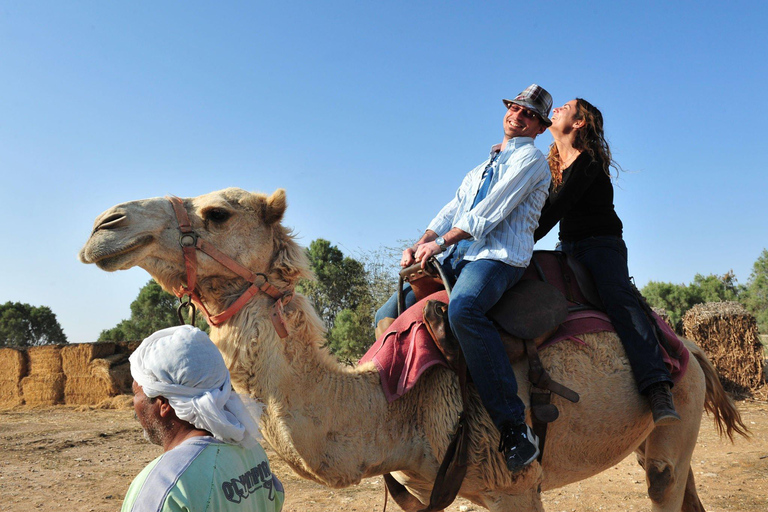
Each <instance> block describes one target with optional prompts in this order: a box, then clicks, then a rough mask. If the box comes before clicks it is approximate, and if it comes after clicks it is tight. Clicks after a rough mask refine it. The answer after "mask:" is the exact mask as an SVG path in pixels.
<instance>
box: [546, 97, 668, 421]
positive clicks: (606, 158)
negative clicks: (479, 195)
mask: <svg viewBox="0 0 768 512" xmlns="http://www.w3.org/2000/svg"><path fill="white" fill-rule="evenodd" d="M549 131H550V132H551V133H552V137H553V138H554V142H553V143H552V145H551V146H550V147H549V155H548V156H547V161H548V162H549V167H550V171H551V173H552V182H551V185H550V191H549V197H548V199H547V201H546V203H545V204H544V208H543V210H542V212H541V218H540V219H539V227H538V228H537V229H536V232H535V233H534V239H535V240H537V241H538V240H539V239H541V238H542V237H544V235H546V234H547V233H548V232H549V230H551V229H552V228H553V227H554V226H555V224H557V223H558V221H559V222H560V233H559V237H560V245H561V248H562V250H563V251H564V252H566V253H567V254H568V255H569V256H573V257H574V258H576V259H577V260H578V261H579V262H580V263H582V264H583V265H584V266H586V267H587V269H589V271H590V272H591V273H592V276H593V278H594V280H595V284H596V286H597V289H598V292H599V294H600V298H601V299H602V301H603V304H604V305H605V308H606V313H607V314H608V316H609V317H610V319H611V322H613V325H614V328H615V329H616V332H617V334H618V335H619V337H620V338H621V341H622V344H623V345H624V350H625V351H626V353H627V359H629V363H630V366H631V367H632V372H633V374H634V376H635V381H636V382H637V386H638V390H639V391H640V393H641V394H643V395H645V396H647V397H648V399H649V401H650V404H651V411H652V412H653V421H654V422H655V424H656V425H667V424H671V423H674V422H676V421H679V420H680V416H679V415H678V414H677V412H676V411H675V406H674V402H673V400H672V393H671V392H670V388H671V386H672V379H671V377H670V374H669V371H668V370H667V367H666V365H665V364H664V361H663V360H662V355H661V350H660V348H659V343H658V340H657V338H656V335H655V332H654V327H653V325H651V323H650V321H649V320H648V317H647V316H646V314H645V312H644V311H643V308H642V306H641V305H640V302H639V300H638V298H637V296H636V295H635V292H634V290H633V286H632V284H631V283H630V278H629V270H628V268H627V247H626V245H625V244H624V240H623V239H622V223H621V220H620V219H619V217H618V215H616V211H615V209H614V206H613V185H612V184H611V175H610V168H611V167H615V168H616V167H617V166H616V164H615V163H614V162H613V159H612V157H611V150H610V148H609V147H608V142H607V141H606V140H605V134H604V132H603V115H602V114H601V113H600V111H599V110H598V109H597V108H596V107H594V106H593V105H591V104H590V103H589V102H587V101H585V100H583V99H581V98H577V99H575V100H571V101H569V102H567V103H566V104H565V105H563V106H562V107H559V108H556V109H554V111H553V113H552V125H551V126H550V127H549Z"/></svg>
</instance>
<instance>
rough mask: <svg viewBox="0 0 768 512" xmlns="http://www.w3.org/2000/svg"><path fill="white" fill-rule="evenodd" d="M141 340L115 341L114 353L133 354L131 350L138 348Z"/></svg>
mask: <svg viewBox="0 0 768 512" xmlns="http://www.w3.org/2000/svg"><path fill="white" fill-rule="evenodd" d="M139 345H141V340H138V341H116V342H115V354H128V355H131V354H133V351H134V350H136V349H137V348H139Z"/></svg>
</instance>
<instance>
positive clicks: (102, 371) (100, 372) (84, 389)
mask: <svg viewBox="0 0 768 512" xmlns="http://www.w3.org/2000/svg"><path fill="white" fill-rule="evenodd" d="M132 383H133V378H132V377H131V372H130V365H129V363H128V354H112V355H110V356H107V357H105V358H103V359H94V360H92V361H90V362H89V363H88V366H86V367H85V368H81V373H77V374H67V382H66V385H65V387H64V401H65V403H67V404H77V405H96V404H99V403H101V402H103V401H104V400H106V399H108V398H112V397H114V396H116V395H120V394H125V393H131V392H132V391H131V384H132Z"/></svg>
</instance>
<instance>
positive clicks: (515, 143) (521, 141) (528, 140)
mask: <svg viewBox="0 0 768 512" xmlns="http://www.w3.org/2000/svg"><path fill="white" fill-rule="evenodd" d="M526 144H533V138H532V137H512V138H511V139H509V141H507V147H506V148H504V151H509V150H510V149H512V148H519V147H520V146H525V145H526ZM498 151H501V143H498V144H494V145H493V146H491V156H493V154H494V153H496V152H498Z"/></svg>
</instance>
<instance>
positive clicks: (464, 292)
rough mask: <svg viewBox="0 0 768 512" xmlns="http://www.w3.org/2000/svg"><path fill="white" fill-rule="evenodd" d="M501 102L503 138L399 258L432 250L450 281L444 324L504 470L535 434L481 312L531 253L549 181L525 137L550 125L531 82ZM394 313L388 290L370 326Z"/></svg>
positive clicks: (521, 462)
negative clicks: (493, 432)
mask: <svg viewBox="0 0 768 512" xmlns="http://www.w3.org/2000/svg"><path fill="white" fill-rule="evenodd" d="M503 102H504V105H505V106H506V107H507V111H506V113H505V115H504V122H503V129H504V137H503V139H502V141H501V143H500V144H497V145H495V146H493V147H492V148H491V153H490V156H489V158H488V159H487V160H486V161H485V162H483V163H482V164H480V165H479V166H477V167H475V168H474V169H472V170H471V171H470V172H469V173H468V174H467V175H466V177H465V178H464V180H463V181H462V183H461V186H460V187H459V189H458V190H457V192H456V196H455V197H454V198H453V199H452V200H451V201H450V202H449V203H448V204H446V205H445V206H444V207H443V208H442V210H440V212H439V213H438V214H437V216H436V217H435V218H434V219H433V220H432V222H431V223H430V224H429V226H428V227H427V230H426V232H425V233H424V235H423V236H422V237H421V238H420V239H419V241H418V242H416V244H415V245H414V246H413V247H409V248H408V249H406V250H405V251H403V257H402V260H401V261H400V264H401V265H402V266H403V267H408V266H410V265H413V264H414V263H416V262H421V264H422V266H424V265H426V262H427V260H428V259H429V258H431V257H432V256H437V259H438V261H439V264H440V265H441V267H442V269H443V271H444V273H445V274H446V275H447V276H448V277H449V278H452V279H455V281H456V282H455V284H454V285H453V288H452V291H451V300H450V303H449V305H448V318H449V322H450V325H451V330H452V332H453V334H454V336H455V337H456V339H457V340H458V342H459V345H460V346H461V350H462V352H463V353H464V357H465V359H466V362H467V368H468V369H469V373H470V374H471V376H472V379H473V381H474V383H475V386H476V388H477V391H478V394H479V395H480V398H481V399H482V401H483V405H484V406H485V408H486V409H487V410H488V413H489V414H490V416H491V419H492V420H493V422H494V424H495V425H496V427H497V428H498V429H499V431H500V433H501V444H500V446H499V451H502V452H503V453H504V459H505V460H506V463H507V467H508V468H509V470H510V471H512V472H518V471H521V470H522V469H523V468H525V467H526V466H527V465H528V464H530V463H531V462H533V461H534V460H535V459H536V457H538V455H539V445H538V438H537V437H536V436H535V434H533V432H532V431H531V429H530V427H528V425H526V424H525V405H524V404H523V402H522V400H520V398H519V397H518V396H517V380H516V379H515V374H514V372H513V370H512V365H511V364H510V362H509V359H508V357H507V354H506V352H505V350H504V346H503V344H502V341H501V337H500V335H499V333H498V332H497V330H496V328H495V327H494V325H493V323H492V322H491V320H490V319H488V317H487V316H486V313H487V312H488V310H489V309H490V308H491V307H492V306H493V305H494V304H496V302H497V301H498V300H499V298H501V296H502V295H503V294H504V292H506V291H507V290H509V289H510V288H511V287H512V286H514V285H515V284H516V283H517V282H518V281H519V280H520V278H521V277H522V275H523V272H524V270H525V268H526V267H527V266H528V264H529V262H530V260H531V255H532V253H533V244H534V242H533V233H534V230H535V229H536V226H537V225H538V219H539V214H540V212H541V208H542V206H543V205H544V201H545V200H546V198H547V194H548V190H549V184H550V180H551V177H550V172H549V166H548V165H547V160H546V158H545V157H544V155H543V154H542V153H541V151H539V150H538V149H537V148H536V147H535V146H534V144H533V141H534V139H535V138H536V136H538V135H540V134H541V133H543V132H544V130H546V128H547V127H548V126H549V125H550V124H552V122H551V121H550V120H549V112H550V109H551V108H552V97H551V96H550V94H549V93H548V92H547V91H546V90H544V89H543V88H542V87H540V86H538V85H536V84H533V85H531V86H530V87H528V88H527V89H525V90H524V91H523V92H521V93H520V94H519V95H517V96H516V97H515V98H514V99H512V100H503ZM406 286H407V285H406ZM404 292H405V298H406V306H411V305H413V304H414V303H415V302H416V299H415V296H414V294H413V291H412V290H411V289H410V288H407V289H405V290H404ZM396 316H397V295H394V296H392V297H391V298H390V299H389V300H388V301H387V303H386V304H384V306H382V307H381V308H380V309H379V311H378V312H377V313H376V323H377V326H379V325H381V326H383V325H384V323H385V320H386V319H388V318H394V317H396Z"/></svg>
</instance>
